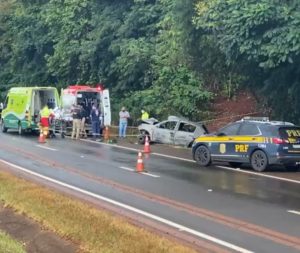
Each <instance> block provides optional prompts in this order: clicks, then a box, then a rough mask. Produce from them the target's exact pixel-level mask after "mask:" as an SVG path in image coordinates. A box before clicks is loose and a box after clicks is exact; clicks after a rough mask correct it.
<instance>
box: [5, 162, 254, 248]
mask: <svg viewBox="0 0 300 253" xmlns="http://www.w3.org/2000/svg"><path fill="white" fill-rule="evenodd" d="M0 162H2V163H4V164H6V165H8V166H10V167H13V168H15V169H17V170H20V171H23V172H25V173H28V174H31V175H33V176H35V177H39V178H42V179H44V180H47V181H49V182H52V183H54V184H57V185H60V186H63V187H65V188H68V189H71V190H74V191H76V192H80V193H82V194H85V195H88V196H91V197H93V198H96V199H99V200H102V201H105V202H107V203H110V204H113V205H115V206H118V207H121V208H123V209H126V210H129V211H131V212H134V213H137V214H139V215H142V216H145V217H147V218H149V219H152V220H155V221H158V222H161V223H163V224H165V225H168V226H170V227H173V228H176V229H178V230H181V231H184V232H187V233H189V234H191V235H193V236H196V237H199V238H202V239H205V240H208V241H211V242H213V243H215V244H218V245H221V246H223V247H226V248H229V249H231V250H234V251H237V252H241V253H253V251H249V250H247V249H244V248H241V247H239V246H236V245H234V244H231V243H229V242H226V241H223V240H220V239H218V238H215V237H213V236H210V235H207V234H204V233H201V232H199V231H196V230H194V229H191V228H188V227H185V226H182V225H180V224H177V223H175V222H173V221H170V220H167V219H164V218H162V217H159V216H157V215H154V214H151V213H148V212H146V211H143V210H140V209H137V208H135V207H132V206H130V205H126V204H123V203H121V202H118V201H115V200H113V199H110V198H107V197H104V196H101V195H98V194H95V193H92V192H89V191H87V190H83V189H81V188H78V187H76V186H73V185H70V184H67V183H64V182H61V181H59V180H56V179H52V178H50V177H47V176H44V175H41V174H39V173H36V172H33V171H31V170H28V169H26V168H23V167H21V166H18V165H15V164H12V163H10V162H7V161H5V160H2V159H0Z"/></svg>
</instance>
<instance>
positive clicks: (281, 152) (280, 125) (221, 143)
mask: <svg viewBox="0 0 300 253" xmlns="http://www.w3.org/2000/svg"><path fill="white" fill-rule="evenodd" d="M192 150H193V157H194V160H195V161H196V162H197V163H198V164H200V165H201V166H208V165H210V164H211V162H214V161H221V162H228V163H229V164H230V165H231V166H233V167H238V166H240V165H241V164H243V163H248V164H249V163H250V164H251V166H252V168H253V169H254V170H255V171H259V172H261V171H264V170H265V169H266V168H267V167H268V166H269V165H284V166H285V167H286V168H287V169H297V168H298V166H299V164H300V127H299V126H295V125H294V124H292V123H289V122H281V121H269V119H268V118H265V117H263V118H259V117H256V118H254V117H245V118H244V119H242V120H240V121H237V122H234V123H231V124H229V125H227V126H225V127H223V128H222V129H220V130H219V131H218V132H216V133H214V134H209V135H204V136H200V137H198V138H197V139H196V140H195V141H194V143H193V149H192Z"/></svg>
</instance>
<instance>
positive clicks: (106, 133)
mask: <svg viewBox="0 0 300 253" xmlns="http://www.w3.org/2000/svg"><path fill="white" fill-rule="evenodd" d="M104 140H105V141H109V128H108V126H106V127H105V131H104Z"/></svg>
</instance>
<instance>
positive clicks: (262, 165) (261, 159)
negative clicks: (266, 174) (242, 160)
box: [251, 150, 269, 172]
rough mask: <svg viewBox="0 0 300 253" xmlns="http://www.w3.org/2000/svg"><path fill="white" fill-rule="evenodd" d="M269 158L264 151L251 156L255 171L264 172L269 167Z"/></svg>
mask: <svg viewBox="0 0 300 253" xmlns="http://www.w3.org/2000/svg"><path fill="white" fill-rule="evenodd" d="M268 163H269V162H268V157H267V155H266V153H265V152H264V151H262V150H256V151H254V153H253V154H252V156H251V166H252V168H253V169H254V170H255V171H258V172H262V171H264V170H265V169H266V168H267V167H268Z"/></svg>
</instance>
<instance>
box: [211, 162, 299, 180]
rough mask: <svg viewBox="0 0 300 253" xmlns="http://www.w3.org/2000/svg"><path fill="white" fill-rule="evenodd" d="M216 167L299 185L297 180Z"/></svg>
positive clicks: (226, 168)
mask: <svg viewBox="0 0 300 253" xmlns="http://www.w3.org/2000/svg"><path fill="white" fill-rule="evenodd" d="M216 167H218V168H221V169H225V170H230V171H238V172H240V173H245V174H251V175H256V176H260V177H267V178H272V179H277V180H281V181H286V182H290V183H296V184H300V181H297V180H293V179H288V178H283V177H276V176H272V175H267V174H262V173H258V172H254V171H248V170H236V169H234V168H231V167H226V166H219V165H218V166H216Z"/></svg>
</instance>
